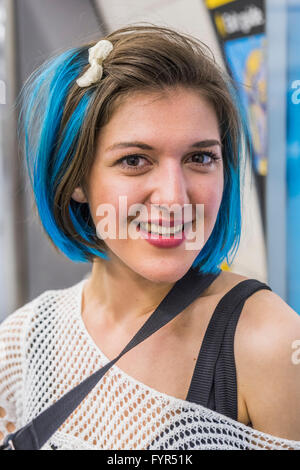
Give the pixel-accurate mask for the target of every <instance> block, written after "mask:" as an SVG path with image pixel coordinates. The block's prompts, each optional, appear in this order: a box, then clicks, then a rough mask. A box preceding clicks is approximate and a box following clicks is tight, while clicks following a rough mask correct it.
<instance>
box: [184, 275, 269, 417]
mask: <svg viewBox="0 0 300 470" xmlns="http://www.w3.org/2000/svg"><path fill="white" fill-rule="evenodd" d="M260 289H268V290H272V289H271V288H270V287H269V286H268V285H267V284H264V283H262V282H260V281H258V280H256V279H246V280H244V281H241V282H239V283H238V284H237V285H236V286H234V287H233V288H232V289H230V290H229V291H228V292H227V293H226V294H225V295H224V297H222V299H221V300H220V301H219V303H218V305H217V307H216V309H215V311H214V313H213V315H212V318H211V320H210V322H209V325H208V327H207V330H206V332H205V335H204V339H203V342H202V345H201V348H200V352H199V355H198V359H197V362H196V366H195V369H194V373H193V377H192V380H191V384H190V388H189V391H188V394H187V398H186V400H187V401H191V402H193V403H197V404H199V405H202V406H205V407H208V402H209V397H210V393H211V389H212V386H213V382H214V376H215V370H216V364H217V361H218V358H219V356H220V351H221V348H222V344H223V339H224V335H225V333H226V328H227V326H228V324H229V322H230V319H231V318H232V317H233V316H234V318H235V325H236V323H237V320H238V318H239V315H240V313H241V311H242V309H243V305H244V303H245V301H246V300H247V298H248V297H249V296H250V295H252V294H254V292H257V291H258V290H260ZM233 333H234V332H233ZM230 359H231V358H230ZM232 367H233V368H234V364H232ZM224 392H225V390H223V391H222V393H224ZM221 398H222V397H221ZM235 402H236V400H235ZM223 414H225V413H223Z"/></svg>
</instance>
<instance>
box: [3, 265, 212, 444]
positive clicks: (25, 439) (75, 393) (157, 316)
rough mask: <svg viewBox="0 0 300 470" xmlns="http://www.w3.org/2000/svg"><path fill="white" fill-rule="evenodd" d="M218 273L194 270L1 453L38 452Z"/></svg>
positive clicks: (10, 437)
mask: <svg viewBox="0 0 300 470" xmlns="http://www.w3.org/2000/svg"><path fill="white" fill-rule="evenodd" d="M220 272H221V270H219V271H218V272H217V273H214V274H212V273H208V274H199V273H197V272H196V271H195V270H194V268H193V267H191V268H190V269H189V271H188V272H187V273H186V274H185V275H184V276H183V277H182V278H181V279H179V280H178V281H177V282H176V283H175V284H174V286H173V287H172V289H171V290H170V291H169V292H168V294H167V295H166V296H165V297H164V298H163V300H162V301H161V303H160V304H159V306H158V307H157V309H156V310H155V311H154V312H153V313H152V315H151V316H150V317H149V318H148V320H147V321H146V322H145V323H144V325H143V326H142V327H141V328H140V330H139V331H138V332H137V333H136V335H135V336H134V337H133V338H132V339H131V341H130V342H129V343H128V344H127V346H126V347H125V348H124V349H123V351H122V352H121V353H120V354H119V355H118V357H116V358H115V359H113V360H112V361H110V362H109V363H108V364H106V365H105V366H104V367H102V368H101V369H100V370H98V371H96V372H94V373H93V374H92V375H91V376H89V377H88V378H87V379H85V380H84V381H83V382H81V383H80V384H79V385H77V386H76V387H74V388H73V389H72V390H70V391H69V392H67V393H66V394H65V395H63V396H62V397H61V398H60V399H59V400H58V401H57V402H55V403H54V404H53V405H51V406H50V407H48V408H47V409H46V410H44V411H43V412H42V413H40V414H39V415H38V416H37V417H36V418H34V419H33V420H32V421H31V422H30V423H28V424H27V425H26V426H24V427H23V428H21V429H19V430H18V431H16V432H15V433H11V434H9V435H8V436H6V438H5V440H4V443H3V444H2V446H1V447H0V449H2V450H39V449H41V448H42V447H43V445H44V444H45V443H46V442H47V441H48V440H49V439H50V438H51V436H52V435H53V434H54V433H55V432H56V431H57V430H58V429H59V428H60V426H61V425H62V424H63V423H64V422H65V420H66V419H67V418H68V417H69V416H70V414H71V413H72V412H73V411H74V410H75V409H76V408H77V407H78V405H79V404H80V403H81V402H82V400H83V399H84V398H85V397H86V395H88V393H89V392H90V391H91V390H92V389H93V388H94V387H95V385H96V384H97V383H98V382H99V380H101V378H102V377H103V376H104V374H105V373H106V372H107V371H108V370H109V369H110V368H111V367H112V366H113V365H114V364H115V363H116V362H117V361H118V360H119V359H120V358H121V357H122V356H123V355H124V354H126V352H128V351H130V350H131V349H132V348H134V347H135V346H137V345H138V344H139V343H141V342H142V341H144V340H145V339H146V338H148V337H149V336H151V335H152V334H153V333H155V332H156V331H157V330H159V329H160V328H162V327H163V326H164V325H166V324H167V323H168V322H170V321H171V320H172V319H173V318H175V317H176V316H177V315H178V314H179V313H180V312H181V311H182V310H184V309H185V308H186V307H188V306H189V305H190V304H191V303H192V302H193V301H194V300H195V299H196V298H197V297H199V296H200V295H201V293H202V292H204V291H205V289H207V288H208V287H209V286H210V284H211V283H212V282H213V281H214V280H215V279H216V278H217V276H218V275H219V274H220Z"/></svg>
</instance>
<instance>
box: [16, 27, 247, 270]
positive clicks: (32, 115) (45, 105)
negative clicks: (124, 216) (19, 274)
mask: <svg viewBox="0 0 300 470" xmlns="http://www.w3.org/2000/svg"><path fill="white" fill-rule="evenodd" d="M105 39H108V40H110V41H111V42H112V43H113V46H114V48H113V51H112V52H111V53H110V54H109V56H108V57H107V59H105V61H104V64H103V70H104V72H103V76H102V78H101V80H100V81H99V82H98V83H96V84H93V85H90V86H89V87H86V88H80V87H79V86H78V85H77V84H76V80H77V78H79V77H80V76H81V75H82V73H83V72H84V71H85V70H86V69H87V67H88V66H89V64H88V49H89V48H90V47H92V46H93V45H94V44H95V42H93V43H88V44H84V45H81V46H79V47H76V48H73V49H69V50H67V51H64V52H63V53H59V54H57V55H55V56H53V57H51V58H50V59H49V60H48V61H46V62H45V63H44V64H43V65H42V66H40V67H39V68H38V69H37V70H35V71H34V72H33V73H32V75H31V76H30V77H29V78H28V80H27V81H26V83H25V85H24V86H23V88H22V90H21V93H20V98H19V99H20V102H21V110H20V115H19V138H20V140H22V142H23V148H24V155H25V162H26V166H27V170H28V173H29V178H30V182H31V186H32V189H33V193H34V199H35V204H36V208H37V211H38V214H39V217H40V220H41V223H42V226H43V228H44V230H45V232H46V234H47V236H48V237H49V239H50V241H51V243H52V244H53V245H54V247H55V248H56V249H57V250H59V251H60V252H62V253H64V254H65V255H66V256H67V257H68V258H70V259H71V260H73V261H75V262H88V261H93V259H94V258H95V257H100V258H103V259H107V260H108V259H109V257H108V255H107V254H106V250H105V246H106V245H105V243H104V241H103V240H100V239H99V238H98V236H97V235H96V228H95V225H94V222H93V220H92V217H91V214H90V211H89V206H88V204H87V203H78V202H76V201H75V200H73V199H72V198H71V196H72V193H73V191H74V189H75V188H76V187H78V186H81V187H82V188H83V190H85V188H86V186H85V185H86V177H87V175H88V173H89V170H90V168H91V166H92V163H93V158H94V155H95V150H96V140H97V135H98V133H99V130H100V129H101V127H102V126H103V125H105V124H106V123H107V122H108V121H109V119H110V117H111V116H112V114H113V112H114V110H115V109H116V106H117V105H118V103H120V100H122V99H124V98H126V96H128V95H130V94H131V93H134V92H137V91H142V90H144V91H156V92H162V90H164V89H168V88H170V87H174V86H177V85H180V86H184V87H187V88H191V89H194V90H198V91H199V92H200V93H201V95H202V96H205V97H207V98H208V99H209V101H210V102H211V103H212V104H213V105H214V108H215V110H216V113H217V116H218V119H219V126H220V131H221V140H222V145H223V160H224V191H223V197H222V202H221V205H220V209H219V212H218V216H217V220H216V223H215V226H214V229H213V231H212V233H211V235H210V237H209V239H208V240H207V242H206V244H205V246H204V247H203V249H202V250H201V252H200V253H199V255H198V256H197V258H196V259H195V261H194V263H193V267H195V268H196V269H197V270H198V271H201V272H204V273H206V272H218V271H219V269H220V265H221V263H222V262H223V261H224V260H226V261H227V263H228V264H231V262H232V260H233V258H234V256H235V254H236V251H237V249H238V246H239V243H240V235H241V195H240V187H241V175H242V172H241V169H242V165H241V164H242V161H243V159H242V158H241V156H242V155H243V154H245V150H247V149H248V150H249V149H250V139H249V136H248V133H247V127H246V124H245V119H244V118H243V116H242V115H241V113H240V110H239V108H240V105H239V102H238V93H237V89H236V86H235V84H234V82H233V81H232V80H231V79H230V77H229V76H228V75H227V74H226V73H225V72H224V71H223V70H221V69H220V68H219V67H218V65H217V64H216V62H215V59H214V57H213V56H212V53H211V51H210V50H209V49H208V48H207V46H205V45H204V44H203V43H202V42H201V41H198V40H197V39H195V38H193V37H191V36H188V35H184V34H181V33H178V32H176V31H174V30H172V29H169V28H164V27H157V26H154V25H146V26H145V25H134V26H128V27H125V28H121V29H119V30H117V31H115V32H113V33H111V34H110V35H108V36H106V38H105ZM244 160H245V159H244ZM230 255H232V259H231V260H230V259H229V257H230Z"/></svg>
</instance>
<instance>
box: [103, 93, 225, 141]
mask: <svg viewBox="0 0 300 470" xmlns="http://www.w3.org/2000/svg"><path fill="white" fill-rule="evenodd" d="M170 133H172V136H173V138H174V139H175V138H176V137H181V136H182V135H184V136H185V137H186V138H187V139H189V138H199V137H201V138H208V139H209V138H214V137H215V138H218V137H219V123H218V118H217V115H216V112H215V109H214V107H213V105H212V104H211V103H210V102H209V101H208V99H207V98H205V97H204V96H202V95H201V94H200V92H198V91H195V90H190V89H183V88H177V89H174V90H173V89H172V90H168V91H163V92H160V93H158V92H147V93H145V92H143V93H142V92H138V93H134V94H132V95H129V96H128V97H126V99H123V101H122V102H121V103H120V104H119V105H118V107H117V108H116V110H115V111H114V113H113V115H112V117H111V119H110V120H109V122H108V123H107V124H106V125H105V126H103V128H102V129H101V131H100V134H101V139H100V140H101V141H102V142H104V141H105V144H106V143H107V142H106V141H107V140H114V139H120V138H126V139H127V140H128V137H129V136H130V137H132V138H143V139H153V138H155V139H159V138H160V137H162V138H163V137H166V136H168V138H169V137H170Z"/></svg>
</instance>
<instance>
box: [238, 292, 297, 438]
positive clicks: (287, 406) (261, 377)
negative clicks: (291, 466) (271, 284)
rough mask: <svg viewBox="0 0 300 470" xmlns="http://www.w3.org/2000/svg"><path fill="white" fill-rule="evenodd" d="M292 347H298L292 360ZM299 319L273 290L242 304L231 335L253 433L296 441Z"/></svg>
mask: <svg viewBox="0 0 300 470" xmlns="http://www.w3.org/2000/svg"><path fill="white" fill-rule="evenodd" d="M296 348H298V356H297V351H296ZM297 357H300V316H299V315H298V313H297V312H296V311H295V310H293V309H292V308H291V307H290V306H289V305H288V304H287V303H286V302H285V301H284V300H283V299H281V297H280V296H279V295H277V294H276V293H275V292H273V291H269V290H260V291H257V292H255V293H254V294H252V295H251V296H250V297H249V298H248V299H247V300H246V302H245V304H244V307H243V310H242V313H241V316H240V319H239V322H238V325H237V329H236V335H235V359H236V366H237V370H238V375H239V386H240V393H241V394H242V396H243V399H244V401H245V403H246V406H247V410H248V416H249V418H250V421H251V422H252V424H253V427H254V428H255V429H258V430H260V431H263V432H267V433H269V434H272V435H275V436H278V437H283V438H286V439H293V440H300V400H299V390H300V360H299V361H298V362H297Z"/></svg>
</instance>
